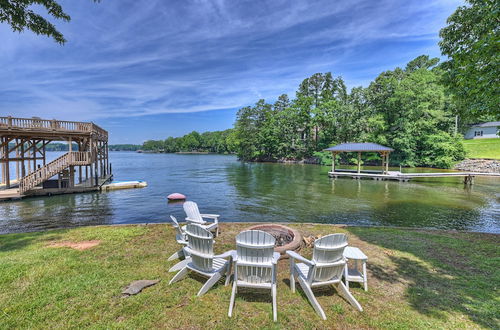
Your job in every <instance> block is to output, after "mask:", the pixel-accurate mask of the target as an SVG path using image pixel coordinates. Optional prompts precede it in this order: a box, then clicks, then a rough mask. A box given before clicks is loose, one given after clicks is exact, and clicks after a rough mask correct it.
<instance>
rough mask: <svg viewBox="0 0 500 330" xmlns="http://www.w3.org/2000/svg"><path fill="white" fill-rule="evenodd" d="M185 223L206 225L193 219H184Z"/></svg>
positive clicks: (204, 222)
mask: <svg viewBox="0 0 500 330" xmlns="http://www.w3.org/2000/svg"><path fill="white" fill-rule="evenodd" d="M186 221H187V222H188V223H194V224H196V225H204V224H206V223H207V222H206V221H199V220H195V219H191V218H186Z"/></svg>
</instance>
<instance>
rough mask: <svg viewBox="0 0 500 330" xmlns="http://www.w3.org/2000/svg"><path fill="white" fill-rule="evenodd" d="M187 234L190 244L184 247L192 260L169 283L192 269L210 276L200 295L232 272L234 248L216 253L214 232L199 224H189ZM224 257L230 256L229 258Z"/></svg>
mask: <svg viewBox="0 0 500 330" xmlns="http://www.w3.org/2000/svg"><path fill="white" fill-rule="evenodd" d="M186 234H187V236H188V246H186V247H185V248H184V252H185V253H186V254H188V255H189V256H190V260H189V262H187V264H186V265H185V266H184V267H183V268H182V269H181V270H180V271H179V272H178V273H177V274H175V276H174V277H173V278H172V279H171V280H170V283H169V284H172V283H175V282H177V281H179V280H181V279H183V278H184V277H186V275H187V274H188V271H189V270H192V271H194V272H196V273H198V274H200V275H203V276H206V277H208V278H209V279H208V281H207V282H205V284H204V285H203V286H202V287H201V289H200V291H198V296H201V295H203V294H204V293H206V292H207V291H208V290H209V289H210V288H211V287H212V286H213V285H214V284H215V283H217V281H218V280H219V279H220V278H221V277H222V276H223V275H226V274H227V275H229V274H230V272H231V264H232V257H233V255H234V250H231V251H228V252H225V253H223V254H220V255H214V250H213V247H214V239H213V236H212V233H211V232H209V231H208V230H206V229H204V228H202V227H200V226H199V225H196V224H188V225H187V226H186ZM224 258H229V260H226V259H224ZM228 283H229V276H228V277H227V278H226V285H227V284H228Z"/></svg>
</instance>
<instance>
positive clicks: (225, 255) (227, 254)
mask: <svg viewBox="0 0 500 330" xmlns="http://www.w3.org/2000/svg"><path fill="white" fill-rule="evenodd" d="M229 257H231V258H232V259H235V258H236V250H229V251H226V252H224V253H222V254H218V255H215V256H214V258H229Z"/></svg>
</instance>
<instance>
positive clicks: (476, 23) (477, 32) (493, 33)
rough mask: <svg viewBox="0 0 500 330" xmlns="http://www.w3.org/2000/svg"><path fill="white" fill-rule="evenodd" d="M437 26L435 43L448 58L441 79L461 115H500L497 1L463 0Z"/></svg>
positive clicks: (499, 55) (499, 33)
mask: <svg viewBox="0 0 500 330" xmlns="http://www.w3.org/2000/svg"><path fill="white" fill-rule="evenodd" d="M466 2H467V3H468V5H467V6H460V7H458V9H457V10H456V11H455V12H454V13H453V14H452V15H451V16H450V17H449V18H448V21H447V23H448V25H447V26H446V27H445V28H443V29H441V31H440V36H441V41H440V43H439V46H440V47H441V51H442V53H443V54H444V55H447V56H448V60H447V61H445V62H444V63H443V69H444V70H445V74H444V78H445V82H446V84H447V85H448V87H449V88H450V89H451V91H452V93H453V94H454V96H455V97H456V98H457V104H458V105H459V106H460V108H459V109H460V110H461V114H462V116H464V117H471V116H472V117H474V116H477V115H481V114H492V115H495V116H499V115H500V110H499V104H500V84H499V81H500V78H499V77H500V73H499V70H498V68H499V67H500V20H499V12H500V9H499V8H500V4H499V2H498V0H466Z"/></svg>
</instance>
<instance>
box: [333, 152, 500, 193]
mask: <svg viewBox="0 0 500 330" xmlns="http://www.w3.org/2000/svg"><path fill="white" fill-rule="evenodd" d="M324 151H330V152H331V153H332V158H333V161H332V170H331V171H330V172H328V175H329V176H330V177H332V178H335V179H337V178H338V177H350V178H353V179H373V180H395V181H400V182H407V181H410V180H411V179H414V178H432V177H434V178H442V177H454V176H455V177H456V176H458V177H463V178H464V184H472V183H473V179H474V177H475V176H491V177H500V173H477V172H443V173H437V172H430V173H401V172H400V171H389V154H390V153H391V152H392V151H394V149H392V148H389V147H386V146H382V145H380V144H377V143H341V144H338V145H336V146H333V147H330V148H327V149H325V150H324ZM343 152H352V153H357V155H358V162H357V170H347V169H338V168H336V167H335V158H336V156H337V155H338V154H339V153H343ZM363 152H365V153H366V152H368V153H378V154H380V156H381V157H382V166H381V170H380V171H375V170H363V171H362V170H361V154H362V153H363Z"/></svg>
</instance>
